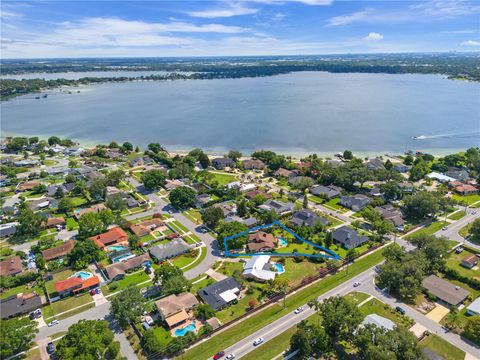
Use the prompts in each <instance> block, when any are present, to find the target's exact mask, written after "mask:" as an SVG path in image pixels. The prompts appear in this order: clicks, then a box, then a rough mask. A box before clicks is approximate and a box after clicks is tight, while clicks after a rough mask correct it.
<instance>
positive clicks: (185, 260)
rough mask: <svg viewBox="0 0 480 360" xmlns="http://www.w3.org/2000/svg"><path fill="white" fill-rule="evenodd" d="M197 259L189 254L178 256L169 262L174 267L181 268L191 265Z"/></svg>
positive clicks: (195, 255)
mask: <svg viewBox="0 0 480 360" xmlns="http://www.w3.org/2000/svg"><path fill="white" fill-rule="evenodd" d="M196 257H197V254H194V255H193V256H191V255H190V254H189V253H187V254H182V255H179V256H177V257H175V258H173V259H170V262H171V263H172V264H173V265H175V266H176V267H179V268H182V267H184V266H186V265H188V264H190V263H192V262H193V261H194V260H195V259H196Z"/></svg>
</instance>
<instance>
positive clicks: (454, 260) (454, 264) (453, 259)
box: [447, 247, 480, 279]
mask: <svg viewBox="0 0 480 360" xmlns="http://www.w3.org/2000/svg"><path fill="white" fill-rule="evenodd" d="M463 249H464V250H463V251H462V252H461V253H460V254H457V253H456V252H455V251H453V252H451V253H450V254H449V256H448V259H447V266H448V267H449V268H452V269H454V270H456V271H458V272H459V273H460V275H462V276H467V277H476V278H477V279H480V269H478V268H477V270H473V269H468V268H466V267H464V266H462V265H460V263H461V261H462V259H463V258H464V257H466V256H468V255H475V254H476V252H475V251H473V250H472V251H469V249H467V248H465V247H463Z"/></svg>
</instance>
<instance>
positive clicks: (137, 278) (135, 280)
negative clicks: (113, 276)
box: [102, 270, 150, 295]
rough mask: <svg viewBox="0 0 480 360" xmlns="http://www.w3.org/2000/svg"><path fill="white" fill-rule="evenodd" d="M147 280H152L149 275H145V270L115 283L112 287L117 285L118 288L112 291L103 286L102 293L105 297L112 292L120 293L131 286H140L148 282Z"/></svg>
mask: <svg viewBox="0 0 480 360" xmlns="http://www.w3.org/2000/svg"><path fill="white" fill-rule="evenodd" d="M147 280H150V278H149V277H148V275H147V274H145V271H143V270H142V271H138V272H136V273H132V274H128V275H127V276H125V278H123V279H122V280H119V281H115V282H113V283H111V285H113V284H115V285H116V287H114V288H113V289H112V290H110V289H109V287H108V286H103V287H102V292H103V293H104V294H105V295H108V294H110V293H112V292H117V291H120V290H124V289H126V288H127V287H129V286H130V285H137V284H140V283H142V282H144V281H147Z"/></svg>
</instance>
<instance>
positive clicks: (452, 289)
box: [422, 275, 470, 306]
mask: <svg viewBox="0 0 480 360" xmlns="http://www.w3.org/2000/svg"><path fill="white" fill-rule="evenodd" d="M422 286H423V288H424V289H425V290H427V291H428V292H429V293H431V294H432V295H434V296H435V297H436V298H437V300H439V301H442V302H444V303H446V304H448V305H450V306H458V305H460V304H461V303H463V302H464V301H465V299H466V298H467V297H468V295H470V291H468V290H465V289H464V288H462V287H460V286H458V285H454V284H452V283H451V282H448V281H446V280H444V279H442V278H440V277H438V276H436V275H430V276H428V277H426V278H425V279H423V281H422Z"/></svg>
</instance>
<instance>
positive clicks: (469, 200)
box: [452, 194, 480, 205]
mask: <svg viewBox="0 0 480 360" xmlns="http://www.w3.org/2000/svg"><path fill="white" fill-rule="evenodd" d="M452 199H453V200H456V201H459V202H461V203H463V204H467V205H472V204H473V203H475V202H477V201H480V194H472V195H465V196H462V195H459V194H453V195H452Z"/></svg>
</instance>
